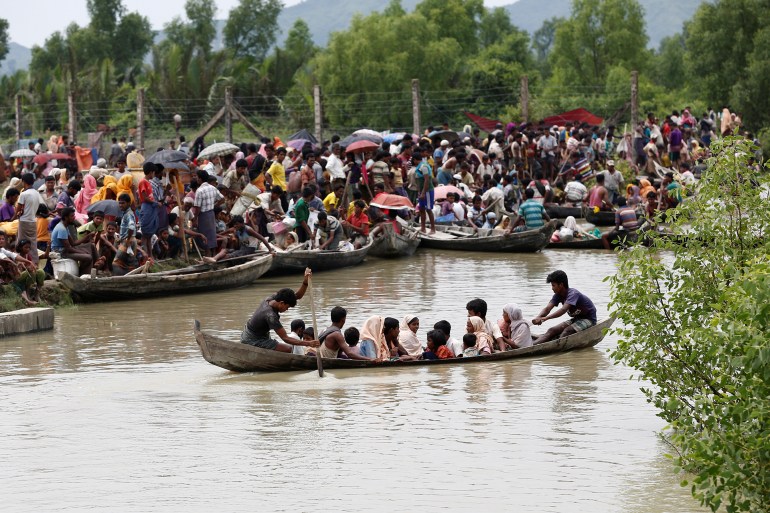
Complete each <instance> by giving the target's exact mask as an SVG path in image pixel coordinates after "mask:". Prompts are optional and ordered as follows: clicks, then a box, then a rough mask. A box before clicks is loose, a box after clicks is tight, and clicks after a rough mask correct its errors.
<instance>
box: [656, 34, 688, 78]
mask: <svg viewBox="0 0 770 513" xmlns="http://www.w3.org/2000/svg"><path fill="white" fill-rule="evenodd" d="M685 51H686V46H685V38H684V36H683V35H682V34H676V35H673V36H668V37H665V38H663V40H662V41H661V42H660V49H659V50H658V52H657V54H656V55H655V65H654V66H652V68H651V70H650V71H651V73H652V75H653V77H654V79H655V81H656V82H657V83H658V84H660V85H662V86H664V87H666V88H669V89H682V88H683V87H684V86H685V85H686V84H685V83H683V82H684V81H683V80H682V77H683V74H684V73H685V72H686V70H685V65H684V55H685Z"/></svg>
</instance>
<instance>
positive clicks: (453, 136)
mask: <svg viewBox="0 0 770 513" xmlns="http://www.w3.org/2000/svg"><path fill="white" fill-rule="evenodd" d="M428 137H430V138H431V139H438V140H439V141H441V140H443V139H446V140H447V141H449V142H450V143H451V142H452V141H455V140H457V139H459V138H460V136H459V135H457V132H453V131H452V130H434V131H433V132H431V133H429V134H428Z"/></svg>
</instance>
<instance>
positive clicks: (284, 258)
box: [270, 241, 372, 274]
mask: <svg viewBox="0 0 770 513" xmlns="http://www.w3.org/2000/svg"><path fill="white" fill-rule="evenodd" d="M371 248H372V242H371V241H370V242H369V244H367V245H366V246H364V247H362V248H361V249H354V250H352V251H319V250H308V249H295V250H289V251H285V252H283V253H276V254H275V257H274V258H273V264H272V265H271V266H270V274H290V273H301V272H304V271H305V269H306V268H307V267H309V268H311V269H312V270H313V271H329V270H332V269H341V268H343V267H350V266H353V265H358V264H360V263H361V262H363V261H364V258H366V255H367V254H368V253H369V250H370V249H371Z"/></svg>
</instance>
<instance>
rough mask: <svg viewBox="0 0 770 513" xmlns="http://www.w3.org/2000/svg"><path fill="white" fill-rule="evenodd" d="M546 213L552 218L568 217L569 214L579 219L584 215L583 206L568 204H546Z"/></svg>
mask: <svg viewBox="0 0 770 513" xmlns="http://www.w3.org/2000/svg"><path fill="white" fill-rule="evenodd" d="M544 208H545V213H546V214H548V217H550V218H551V219H566V218H568V217H569V216H572V217H574V218H575V219H579V218H581V217H583V207H570V206H567V205H554V204H549V205H544Z"/></svg>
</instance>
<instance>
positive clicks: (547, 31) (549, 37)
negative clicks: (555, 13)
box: [532, 17, 563, 76]
mask: <svg viewBox="0 0 770 513" xmlns="http://www.w3.org/2000/svg"><path fill="white" fill-rule="evenodd" d="M562 21H563V18H556V17H553V18H551V19H548V20H545V21H544V22H543V24H542V25H541V26H540V28H539V29H537V30H536V31H535V33H534V34H532V49H533V50H534V51H535V59H536V60H537V64H538V67H539V68H540V71H541V72H542V73H543V75H544V76H548V75H550V74H551V66H550V64H549V63H548V58H549V56H550V55H551V49H552V48H553V43H554V40H555V39H556V27H558V25H559V23H561V22H562Z"/></svg>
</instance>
